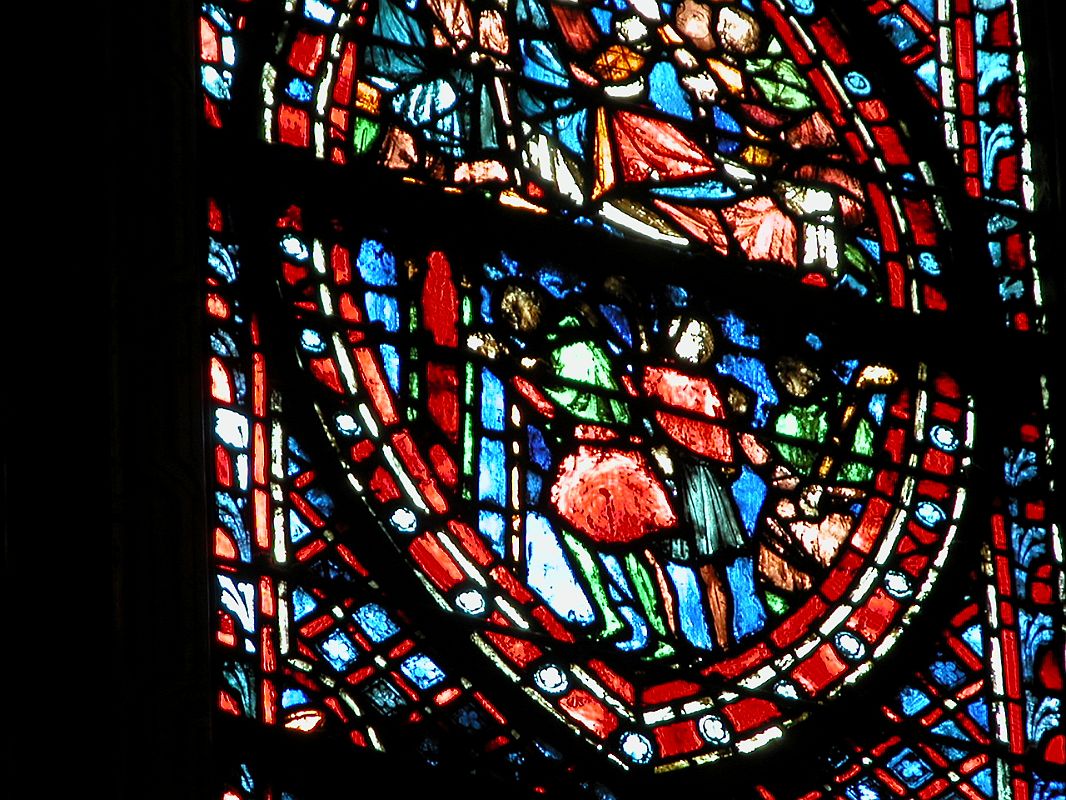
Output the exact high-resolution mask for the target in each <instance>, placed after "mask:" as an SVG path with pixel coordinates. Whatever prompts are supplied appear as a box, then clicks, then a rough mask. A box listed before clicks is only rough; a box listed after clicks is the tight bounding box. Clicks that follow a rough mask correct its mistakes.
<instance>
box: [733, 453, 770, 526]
mask: <svg viewBox="0 0 1066 800" xmlns="http://www.w3.org/2000/svg"><path fill="white" fill-rule="evenodd" d="M733 499H734V500H736V502H737V508H738V509H740V518H741V520H742V521H743V522H744V530H745V531H747V534H748V538H749V539H750V538H751V537H752V536H754V535H755V525H756V523H758V521H759V512H760V511H761V510H762V504H763V502H764V501H765V500H766V482H765V481H763V479H762V478H760V477H759V476H758V475H756V474H755V473H754V472H753V471H752V469H751V467H749V466H747V465H746V464H745V465H744V466H743V467H742V468H741V471H740V477H739V478H737V479H736V481H734V482H733Z"/></svg>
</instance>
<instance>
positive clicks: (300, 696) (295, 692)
mask: <svg viewBox="0 0 1066 800" xmlns="http://www.w3.org/2000/svg"><path fill="white" fill-rule="evenodd" d="M306 702H307V695H306V694H305V693H304V691H303V689H286V690H285V691H283V692H282V693H281V707H282V708H292V707H293V706H298V705H302V704H304V703H306Z"/></svg>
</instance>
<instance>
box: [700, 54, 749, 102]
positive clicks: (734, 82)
mask: <svg viewBox="0 0 1066 800" xmlns="http://www.w3.org/2000/svg"><path fill="white" fill-rule="evenodd" d="M707 66H708V67H710V68H711V72H713V73H714V75H715V77H716V78H718V81H719V83H721V84H723V85H724V86H725V87H726V88H727V89H729V91H730V92H732V93H733V94H736V95H743V94H744V76H743V75H742V74H741V72H740V70H739V69H737V68H736V67H731V66H729V65H728V64H725V63H723V62H721V61H719V60H718V59H716V58H708V59H707Z"/></svg>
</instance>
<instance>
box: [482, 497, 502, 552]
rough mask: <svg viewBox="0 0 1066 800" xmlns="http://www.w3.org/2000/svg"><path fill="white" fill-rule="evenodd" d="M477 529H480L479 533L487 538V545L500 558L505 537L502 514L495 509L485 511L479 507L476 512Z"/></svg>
mask: <svg viewBox="0 0 1066 800" xmlns="http://www.w3.org/2000/svg"><path fill="white" fill-rule="evenodd" d="M478 530H480V531H481V535H482V536H484V537H485V539H487V540H488V542H489V545H490V546H491V547H492V549H493V550H495V551H496V555H498V556H500V557H501V558H502V557H503V555H504V552H505V549H504V543H505V541H506V539H505V524H504V519H503V514H500V513H499V512H497V511H486V510H485V509H481V511H479V512H478Z"/></svg>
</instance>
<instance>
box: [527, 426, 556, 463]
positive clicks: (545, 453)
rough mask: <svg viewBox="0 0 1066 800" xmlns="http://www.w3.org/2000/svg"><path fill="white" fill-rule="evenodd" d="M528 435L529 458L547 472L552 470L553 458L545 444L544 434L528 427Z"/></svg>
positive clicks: (537, 429) (538, 429) (532, 427)
mask: <svg viewBox="0 0 1066 800" xmlns="http://www.w3.org/2000/svg"><path fill="white" fill-rule="evenodd" d="M526 434H527V436H528V438H529V457H530V458H531V459H533V463H534V464H536V465H537V466H538V467H540V468H541V469H542V470H544V471H545V472H547V471H548V470H550V469H551V468H552V457H551V451H549V450H548V445H547V444H545V442H544V434H543V433H541V430H540V428H536V427H534V426H532V425H528V426H527V427H526Z"/></svg>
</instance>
